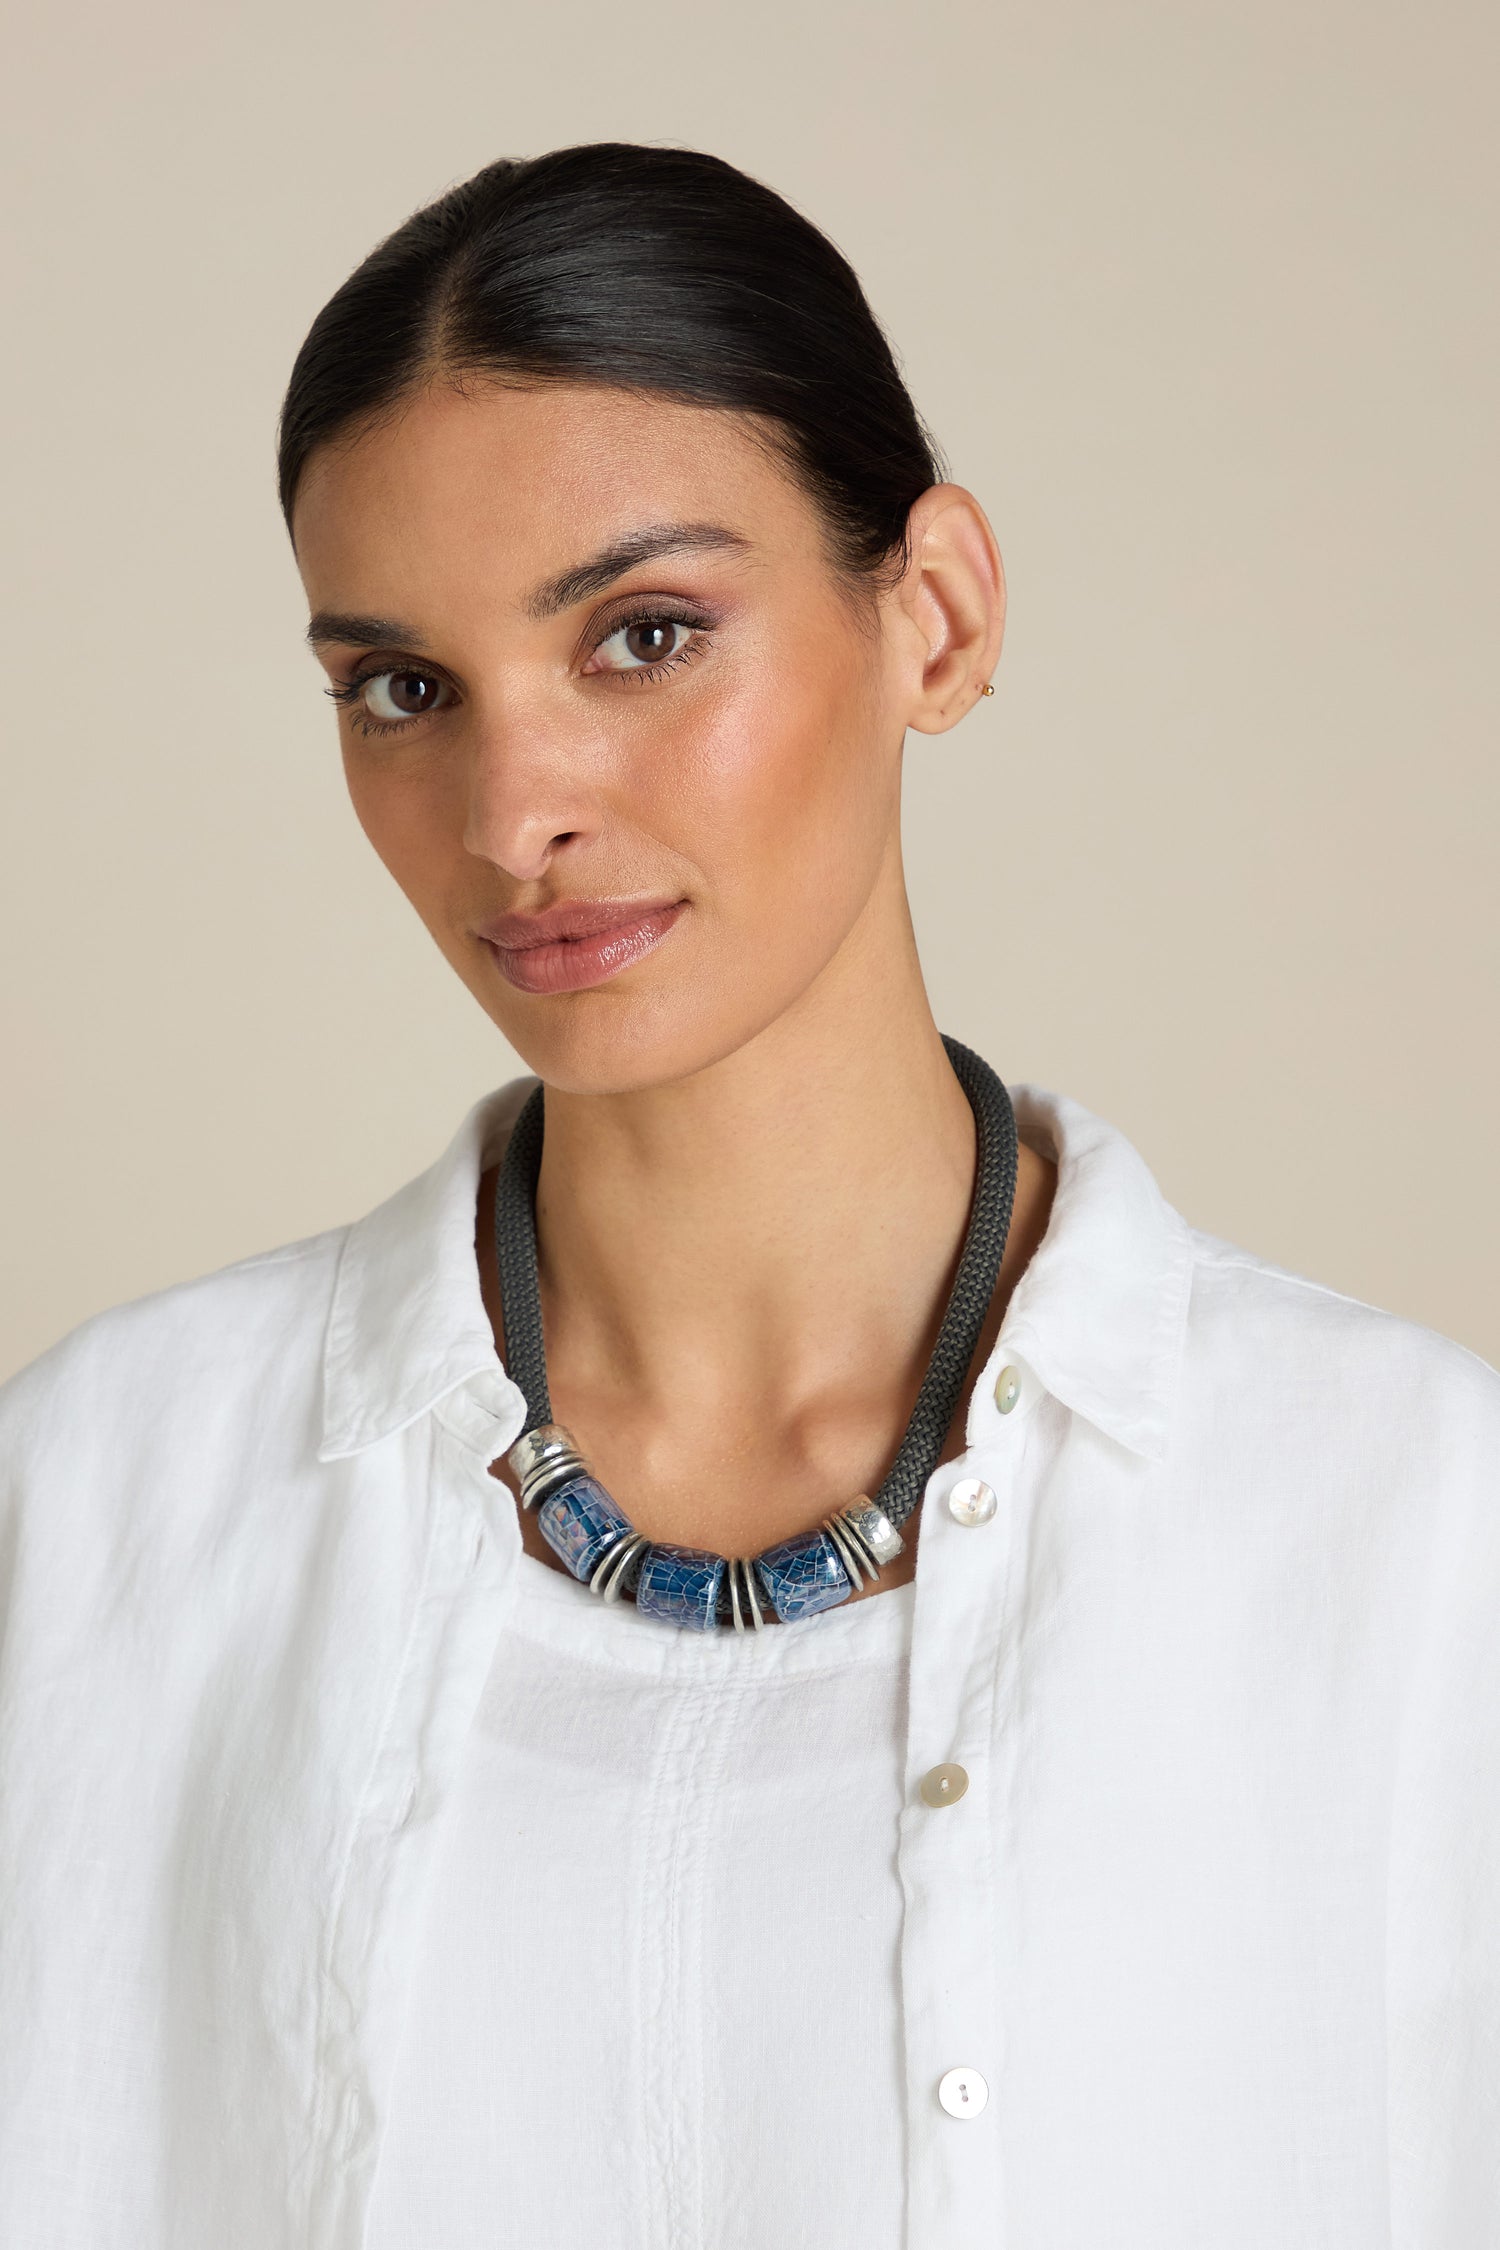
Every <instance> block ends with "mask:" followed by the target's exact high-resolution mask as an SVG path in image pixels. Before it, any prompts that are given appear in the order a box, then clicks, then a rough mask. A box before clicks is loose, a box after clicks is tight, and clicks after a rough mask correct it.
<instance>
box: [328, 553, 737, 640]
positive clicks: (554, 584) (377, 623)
mask: <svg viewBox="0 0 1500 2250" xmlns="http://www.w3.org/2000/svg"><path fill="white" fill-rule="evenodd" d="M749 545H750V541H749V540H748V539H747V538H746V537H745V536H744V534H743V532H739V531H731V530H730V528H729V526H728V525H727V524H722V523H653V524H643V525H642V526H641V528H640V529H639V530H638V531H627V532H626V533H625V534H624V536H623V537H622V538H619V539H617V540H615V541H614V543H613V544H612V545H611V546H608V547H602V548H601V549H600V551H599V553H598V554H597V555H590V557H589V558H588V560H587V561H586V562H581V563H574V564H573V565H572V566H571V568H569V569H567V570H563V571H559V572H558V574H557V576H556V577H555V578H545V579H543V581H542V583H541V585H540V586H534V587H533V588H532V590H531V592H530V593H529V594H528V595H527V596H526V598H525V600H524V601H523V602H522V604H521V607H522V609H523V610H524V612H525V614H526V615H527V616H528V617H530V618H532V619H533V620H534V621H535V622H537V623H538V624H540V623H541V622H542V621H543V620H544V619H545V618H548V617H555V616H556V615H557V613H558V611H559V610H564V609H571V608H572V606H573V604H574V603H575V602H582V601H587V599H588V597H589V595H590V594H597V593H601V592H602V591H603V589H604V588H605V587H606V586H608V585H609V584H611V582H612V581H613V580H614V579H616V578H619V577H620V576H621V575H622V574H623V573H624V572H625V571H627V570H632V569H634V568H635V566H636V565H637V564H638V563H645V562H654V561H655V560H656V558H657V557H658V556H659V555H671V554H680V553H682V552H683V551H684V550H697V551H698V552H700V553H702V552H705V551H709V550H717V551H718V552H719V553H733V552H736V551H743V550H744V549H745V548H747V547H748V546H749ZM307 638H308V641H309V643H310V644H311V646H312V647H313V648H323V647H326V646H327V645H328V644H329V643H330V642H334V641H337V642H341V643H342V644H343V646H344V647H345V648H411V649H418V650H421V649H425V647H426V645H427V644H426V642H425V641H424V640H423V638H422V636H421V634H420V633H414V632H413V631H412V630H411V628H410V626H407V625H403V624H402V623H401V621H400V619H399V618H395V617H360V616H356V615H354V614H353V613H352V612H350V611H347V610H340V609H320V610H319V611H318V612H317V614H316V615H315V616H314V618H313V619H312V622H311V623H310V624H309V626H308V628H307Z"/></svg>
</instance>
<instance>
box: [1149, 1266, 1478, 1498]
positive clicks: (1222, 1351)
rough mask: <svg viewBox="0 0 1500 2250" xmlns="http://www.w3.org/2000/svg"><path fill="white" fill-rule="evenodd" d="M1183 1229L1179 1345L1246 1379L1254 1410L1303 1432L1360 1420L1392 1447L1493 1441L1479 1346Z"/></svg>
mask: <svg viewBox="0 0 1500 2250" xmlns="http://www.w3.org/2000/svg"><path fill="white" fill-rule="evenodd" d="M1188 1239H1189V1242H1190V1244H1191V1251H1192V1282H1191V1291H1190V1298H1189V1309H1188V1342H1187V1349H1188V1352H1189V1355H1190V1356H1198V1357H1200V1358H1201V1359H1202V1360H1203V1361H1205V1362H1206V1363H1207V1364H1209V1365H1210V1366H1212V1367H1214V1368H1215V1369H1216V1370H1217V1371H1218V1372H1219V1374H1220V1376H1221V1378H1222V1379H1223V1380H1225V1381H1227V1382H1231V1383H1237V1384H1238V1385H1240V1386H1243V1387H1246V1388H1248V1389H1250V1390H1252V1391H1254V1392H1255V1393H1256V1394H1257V1401H1256V1402H1257V1405H1258V1407H1259V1409H1260V1410H1262V1411H1265V1412H1268V1413H1271V1414H1281V1415H1284V1416H1285V1417H1286V1418H1288V1419H1289V1420H1290V1421H1291V1422H1292V1423H1293V1424H1294V1425H1296V1426H1297V1427H1299V1428H1302V1429H1304V1430H1308V1431H1309V1432H1311V1431H1313V1430H1315V1429H1316V1428H1317V1427H1318V1426H1319V1425H1320V1424H1326V1423H1330V1422H1331V1423H1333V1424H1335V1425H1337V1426H1339V1427H1341V1428H1343V1429H1345V1430H1348V1431H1361V1432H1364V1433H1367V1434H1368V1437H1369V1440H1370V1442H1371V1443H1372V1444H1380V1445H1383V1446H1385V1447H1386V1448H1388V1449H1395V1451H1397V1452H1398V1453H1399V1452H1402V1451H1405V1450H1406V1449H1407V1447H1408V1446H1409V1444H1410V1442H1411V1440H1412V1436H1413V1433H1416V1432H1421V1433H1422V1434H1423V1436H1424V1437H1425V1439H1426V1440H1427V1442H1428V1443H1429V1444H1430V1445H1431V1446H1432V1448H1433V1449H1434V1451H1435V1452H1436V1451H1439V1450H1442V1449H1443V1448H1444V1447H1445V1446H1446V1445H1447V1444H1449V1443H1451V1442H1457V1443H1460V1444H1462V1443H1463V1442H1464V1441H1465V1440H1469V1441H1472V1442H1473V1443H1477V1444H1484V1443H1487V1444H1488V1445H1489V1446H1490V1447H1492V1448H1494V1447H1500V1373H1497V1372H1496V1370H1495V1369H1494V1368H1493V1367H1491V1366H1489V1365H1488V1364H1487V1363H1486V1362H1485V1361H1484V1360H1483V1359H1481V1358H1480V1357H1479V1356H1478V1354H1477V1353H1475V1352H1472V1351H1470V1350H1468V1349H1467V1347H1466V1346H1464V1345H1463V1344H1460V1343H1457V1342H1455V1341H1454V1340H1453V1339H1452V1338H1451V1337H1449V1336H1445V1335H1442V1334H1440V1333H1439V1332H1438V1331H1437V1330H1436V1329H1432V1328H1427V1327H1424V1326H1422V1325H1421V1324H1420V1323H1419V1322H1417V1321H1413V1320H1407V1319H1404V1318H1402V1317H1401V1316H1400V1315H1398V1314H1395V1313H1390V1312H1385V1311H1382V1310H1381V1309H1380V1307H1378V1306H1376V1305H1371V1304H1366V1303H1364V1302H1362V1301H1361V1300H1360V1299H1359V1298H1357V1297H1352V1296H1349V1295H1346V1294H1344V1293H1343V1292H1341V1291H1339V1290H1337V1289H1332V1288H1329V1287H1327V1286H1326V1285H1324V1284H1323V1283H1320V1282H1316V1281H1312V1280H1309V1279H1307V1278H1306V1277H1305V1276H1304V1275H1301V1274H1297V1273H1292V1272H1289V1271H1287V1270H1286V1269H1285V1268H1283V1267H1280V1266H1277V1265H1274V1264H1272V1263H1271V1262H1270V1261H1269V1260H1267V1259H1264V1258H1260V1257H1256V1256H1255V1255H1254V1254H1253V1253H1252V1252H1250V1251H1247V1250H1242V1249H1239V1248H1237V1247H1236V1246H1235V1245H1234V1244H1232V1243H1228V1242H1223V1241H1220V1240H1218V1239H1217V1238H1216V1237H1215V1236H1212V1235H1208V1234H1204V1233H1202V1232H1200V1231H1198V1230H1195V1229H1189V1230H1188ZM1488 1458H1489V1459H1493V1458H1494V1455H1493V1454H1491V1455H1489V1456H1488Z"/></svg>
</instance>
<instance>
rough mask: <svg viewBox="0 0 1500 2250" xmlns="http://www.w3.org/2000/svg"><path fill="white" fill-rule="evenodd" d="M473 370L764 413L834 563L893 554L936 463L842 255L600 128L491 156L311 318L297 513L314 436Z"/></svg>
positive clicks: (675, 155)
mask: <svg viewBox="0 0 1500 2250" xmlns="http://www.w3.org/2000/svg"><path fill="white" fill-rule="evenodd" d="M466 375H490V376H496V377H499V378H501V379H504V378H505V377H511V378H515V379H521V380H559V381H569V380H571V381H574V382H596V383H608V384H612V385H615V386H617V387H621V388H626V389H633V390H642V391H656V392H660V393H661V394H662V395H663V396H665V397H669V398H673V399H677V400H684V401H687V402H689V403H693V404H697V405H701V406H708V407H719V408H725V409H728V410H730V411H732V412H738V413H742V414H748V415H754V416H757V417H759V418H761V420H762V422H763V424H764V425H765V426H766V428H767V430H768V433H769V435H770V436H771V438H772V439H773V441H774V443H775V444H776V446H777V448H778V450H779V451H780V452H781V454H782V455H783V457H784V459H785V461H786V463H787V465H788V467H789V468H790V469H791V471H792V473H793V474H794V475H795V476H796V477H797V479H798V481H799V482H800V483H801V484H802V486H803V487H804V489H805V490H806V491H807V493H808V494H809V496H810V497H811V498H812V500H813V501H814V503H815V504H816V505H817V507H818V509H819V511H820V513H821V515H822V518H823V522H824V526H825V532H826V536H827V538H828V542H829V547H830V550H831V553H832V556H833V559H834V561H835V563H836V564H837V565H838V566H839V567H840V568H841V569H843V570H845V571H847V572H850V573H854V574H858V575H861V576H868V575H870V574H873V573H876V572H878V571H879V570H880V568H881V566H882V565H883V564H885V563H886V562H888V561H889V559H890V558H891V557H892V556H893V554H904V552H905V535H906V519H907V515H908V513H909V511H910V509H911V506H912V503H913V502H914V501H915V500H916V498H917V497H918V495H919V494H920V493H922V492H924V491H926V489H927V488H928V486H929V485H931V484H933V483H935V482H936V481H937V478H938V476H939V474H940V473H941V472H940V469H939V464H938V460H937V456H936V452H935V449H934V447H933V444H932V441H931V439H930V438H929V436H928V434H927V432H926V430H925V429H924V428H923V426H922V423H921V421H920V419H919V418H918V415H917V412H916V409H915V407H914V406H913V404H912V402H911V399H910V397H909V395H908V393H907V390H906V386H905V384H904V383H903V381H902V379H901V376H900V374H899V373H898V371H897V368H896V363H895V360H894V358H893V357H892V354H891V349H890V346H889V344H888V343H887V341H886V339H885V336H884V334H883V333H882V331H881V328H880V325H879V323H878V322H877V321H876V319H875V316H874V314H873V313H872V312H871V310H870V307H869V305H868V303H867V302H866V300H865V296H864V292H863V290H862V289H861V288H860V285H859V282H858V280H857V278H856V276H855V274H854V272H853V269H852V268H851V267H850V265H849V264H848V262H847V260H846V259H844V258H843V257H842V256H841V255H840V254H839V252H838V251H837V250H836V249H835V248H834V246H833V244H832V243H831V242H830V241H829V240H828V239H827V237H826V236H825V235H822V234H820V233H819V231H818V229H817V228H816V227H814V226H813V225H811V224H810V222H809V221H808V220H806V219H804V218H803V217H802V216H801V214H800V213H799V212H797V211H794V210H793V209H792V207H791V205H790V204H788V203H786V202H784V201H783V200H782V198H781V197H780V196H779V195H776V194H774V193H773V192H772V190H771V189H770V188H768V187H764V186H763V185H762V184H761V183H760V181H758V180H753V179H751V178H749V177H748V176H747V174H745V173H743V172H740V171H737V170H736V169H735V167H734V166H733V165H731V164H726V163H724V162H723V161H722V159H720V158H719V157H715V156H707V155H704V154H702V153H701V152H699V151H697V150H693V149H662V148H648V147H644V146H641V145H639V144H637V143H634V142H626V141H601V142H596V143H592V144H589V145H586V146H582V147H577V148H563V149H555V150H553V151H552V152H551V153H550V154H548V155H545V156H538V157H533V158H531V159H529V160H527V161H511V160H509V159H502V160H501V161H500V162H498V163H495V164H490V165H487V166H486V167H485V169H484V170H483V171H482V172H477V173H476V174H475V175H474V177H473V178H472V179H470V180H466V181H465V182H464V183H463V184H462V185H461V186H459V187H455V188H451V189H449V191H448V193H447V194H446V195H443V196H440V197H439V198H438V200H437V201H436V202H435V203H430V204H428V205H427V206H426V207H425V208H424V209H422V210H420V211H417V212H415V213H414V214H413V216H412V217H411V218H409V219H408V220H407V221H406V222H405V224H404V225H403V226H400V227H398V228H397V229H396V231H395V233H394V234H392V235H390V236H388V237H387V239H386V240H385V241H384V242H382V243H381V244H380V245H379V247H378V248H376V249H375V250H372V251H371V253H370V255H369V256H368V257H367V258H366V259H365V260H364V262H363V264H362V265H360V266H358V267H357V268H356V269H355V271H354V272H353V273H352V274H351V275H350V276H349V279H348V280H347V281H346V282H345V283H344V284H343V286H342V287H341V288H340V289H338V290H337V291H336V292H335V293H334V295H333V296H332V297H331V298H330V299H329V301H328V303H327V304H326V305H325V306H324V307H323V310H322V311H321V312H320V313H319V314H318V317H317V319H316V320H315V321H314V322H313V325H312V328H311V329H310V331H309V333H308V336H307V340H306V342H305V343H304V344H303V346H302V349H301V350H300V351H299V353H298V354H297V359H296V363H295V365H294V367H293V369H292V375H291V381H290V383H289V385H288V388H287V394H286V400H285V403H284V405H283V408H282V415H281V431H280V449H279V471H280V486H281V506H282V512H283V514H284V515H285V517H286V520H287V523H288V525H289V526H290V524H291V520H292V510H293V507H294V504H295V502H296V497H297V487H298V484H299V482H300V480H301V477H302V474H303V471H304V470H305V468H306V466H307V463H308V461H309V459H310V458H311V457H312V455H313V454H314V453H315V452H316V451H317V450H318V448H319V447H320V446H323V445H325V444H328V443H330V442H331V441H333V440H334V439H336V438H338V437H340V436H343V435H346V434H348V433H350V432H352V431H353V430H355V429H356V428H357V427H358V426H359V425H360V424H361V423H362V422H365V421H367V420H370V419H375V418H378V417H379V416H380V415H381V414H382V413H383V412H386V411H389V410H391V409H393V408H396V407H399V405H400V403H401V401H402V400H403V399H404V398H406V397H408V396H409V395H410V394H411V393H413V392H414V391H416V390H418V389H419V388H420V387H421V386H422V385H424V384H426V383H428V382H431V381H433V380H440V379H443V378H448V379H454V380H459V381H461V380H462V379H463V378H464V376H466Z"/></svg>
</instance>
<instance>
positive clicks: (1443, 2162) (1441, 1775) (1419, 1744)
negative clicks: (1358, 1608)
mask: <svg viewBox="0 0 1500 2250" xmlns="http://www.w3.org/2000/svg"><path fill="white" fill-rule="evenodd" d="M1470 1370H1471V1372H1470V1375H1469V1378H1468V1380H1467V1381H1466V1383H1465V1384H1464V1385H1463V1386H1461V1391H1462V1393H1463V1395H1461V1396H1460V1397H1459V1398H1457V1399H1451V1400H1450V1401H1449V1402H1448V1404H1447V1406H1446V1407H1445V1409H1444V1412H1443V1427H1442V1428H1441V1429H1438V1430H1435V1431H1434V1444H1433V1481H1432V1485H1431V1487H1430V1494H1431V1497H1430V1499H1428V1500H1427V1501H1426V1502H1425V1503H1424V1506H1423V1510H1422V1514H1423V1518H1424V1523H1425V1526H1426V1530H1427V1537H1426V1540H1425V1563H1426V1570H1425V1576H1424V1582H1423V1584H1422V1587H1421V1591H1420V1594H1419V1595H1418V1597H1417V1601H1416V1613H1417V1617H1418V1621H1419V1622H1418V1626H1417V1630H1416V1634H1415V1639H1414V1643H1413V1646H1412V1650H1411V1662H1410V1670H1409V1673H1408V1676H1407V1680H1406V1683H1405V1694H1404V1698H1403V1709H1402V1716H1401V1723H1400V1729H1399V1734H1398V1741H1397V1755H1396V1760H1395V1771H1394V1783H1393V1790H1392V1819H1391V1848H1390V1861H1389V1885H1390V1888H1389V1897H1388V1947H1387V1975H1388V1984H1387V2037H1388V2072H1389V2076H1388V2095H1389V2147H1390V2167H1391V2174H1390V2187H1391V2243H1392V2250H1494V2246H1495V2245H1496V2244H1497V2243H1500V1381H1497V1379H1496V1378H1495V1376H1494V1375H1493V1374H1492V1373H1491V1371H1490V1370H1489V1369H1488V1368H1483V1367H1481V1366H1480V1365H1479V1363H1477V1362H1471V1363H1470Z"/></svg>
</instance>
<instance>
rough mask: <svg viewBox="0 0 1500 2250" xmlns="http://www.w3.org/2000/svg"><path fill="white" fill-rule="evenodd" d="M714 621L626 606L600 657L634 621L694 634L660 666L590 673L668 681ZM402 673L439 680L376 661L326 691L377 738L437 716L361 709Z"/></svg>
mask: <svg viewBox="0 0 1500 2250" xmlns="http://www.w3.org/2000/svg"><path fill="white" fill-rule="evenodd" d="M712 624H713V620H712V619H711V618H709V617H706V616H704V615H703V614H702V613H701V612H700V611H698V610H693V609H689V608H687V607H685V606H683V607H678V608H675V609H662V608H657V609H631V610H626V611H625V612H624V613H623V614H622V615H620V616H618V617H615V618H613V619H611V621H610V622H609V624H607V625H606V626H605V627H604V628H603V629H602V630H601V631H600V632H599V634H598V637H597V639H596V640H595V642H594V645H593V648H592V649H591V650H590V651H589V653H590V655H591V656H592V655H596V654H597V653H598V651H599V650H600V649H601V648H602V647H603V646H604V644H605V642H606V641H609V640H613V638H614V636H615V635H616V633H622V632H626V631H628V630H629V628H630V627H631V626H632V625H682V626H685V627H686V628H687V630H688V632H689V634H690V635H691V638H690V639H688V640H686V641H684V642H683V644H682V646H681V648H679V649H677V650H675V651H674V653H673V654H672V655H671V656H667V657H663V659H662V660H661V662H660V663H658V664H636V665H631V666H630V668H629V669H628V670H616V669H615V668H613V667H610V668H608V669H606V670H604V671H601V672H596V673H593V674H591V675H590V677H591V678H594V679H607V680H610V681H618V682H620V683H622V684H623V683H625V682H642V681H647V680H650V681H658V680H664V679H666V678H667V677H668V676H669V674H671V673H673V672H675V671H677V670H678V668H679V667H680V666H681V665H684V664H691V663H692V662H693V661H694V660H695V658H697V657H699V656H701V655H702V654H703V652H704V650H705V649H706V648H707V646H708V642H709V638H710V633H711V628H712ZM398 672H411V673H414V674H415V675H416V676H417V677H418V678H420V679H424V680H425V679H438V678H439V675H438V674H437V673H436V672H424V671H423V670H422V668H421V666H420V665H416V664H410V665H401V666H398V665H394V664H372V665H370V666H369V667H368V669H367V670H365V671H363V672H356V673H355V674H354V675H353V676H352V678H350V679H348V680H343V681H341V682H340V683H339V684H338V685H337V686H336V687H329V688H325V689H324V690H323V693H324V694H325V695H326V696H328V697H330V698H331V699H332V701H333V702H335V703H337V704H340V705H342V706H343V707H344V708H345V709H346V710H347V711H348V712H349V713H350V715H351V717H352V718H353V721H354V724H355V726H356V728H357V729H358V731H359V732H360V733H361V734H362V735H365V736H367V737H375V736H380V735H392V734H405V732H406V730H407V728H408V727H419V726H420V725H421V724H422V722H423V719H425V718H428V717H430V716H432V714H431V713H428V712H422V713H419V714H417V715H416V716H414V717H412V718H410V719H374V718H371V717H370V715H369V713H368V712H365V711H362V710H361V709H360V697H361V696H362V695H363V694H364V691H365V689H366V688H367V687H368V686H369V684H370V682H371V680H379V679H382V678H388V677H390V676H391V675H392V674H395V673H398ZM444 684H446V683H444Z"/></svg>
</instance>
